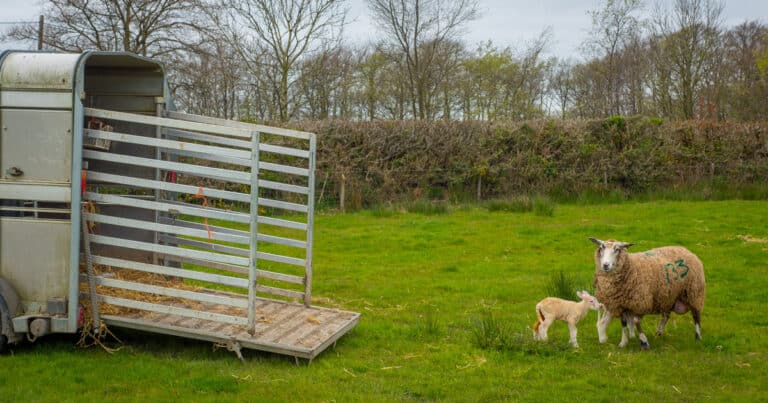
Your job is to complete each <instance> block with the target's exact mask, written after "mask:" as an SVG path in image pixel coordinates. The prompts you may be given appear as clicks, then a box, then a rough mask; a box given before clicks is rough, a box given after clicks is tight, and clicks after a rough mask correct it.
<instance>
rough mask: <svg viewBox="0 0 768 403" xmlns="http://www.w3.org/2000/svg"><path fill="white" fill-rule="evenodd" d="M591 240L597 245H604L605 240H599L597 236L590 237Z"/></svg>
mask: <svg viewBox="0 0 768 403" xmlns="http://www.w3.org/2000/svg"><path fill="white" fill-rule="evenodd" d="M589 240H590V241H592V243H594V244H595V245H597V246H603V241H601V240H599V239H597V238H591V237H590V238H589Z"/></svg>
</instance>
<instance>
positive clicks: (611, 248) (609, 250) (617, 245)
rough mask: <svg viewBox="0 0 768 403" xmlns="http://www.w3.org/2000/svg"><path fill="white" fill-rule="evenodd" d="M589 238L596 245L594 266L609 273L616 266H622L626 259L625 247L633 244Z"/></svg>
mask: <svg viewBox="0 0 768 403" xmlns="http://www.w3.org/2000/svg"><path fill="white" fill-rule="evenodd" d="M589 240H590V241H592V242H594V243H595V244H596V245H597V250H596V251H595V266H596V267H597V270H598V271H603V272H605V273H610V272H611V271H613V270H614V269H615V268H617V267H623V266H624V261H626V259H627V248H629V247H630V246H632V245H634V244H632V243H626V242H619V241H615V240H608V241H601V240H599V239H595V238H589Z"/></svg>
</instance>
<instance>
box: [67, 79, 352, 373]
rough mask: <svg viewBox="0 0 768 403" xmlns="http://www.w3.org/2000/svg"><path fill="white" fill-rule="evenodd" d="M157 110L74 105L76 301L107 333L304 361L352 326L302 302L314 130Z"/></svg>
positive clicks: (337, 314) (308, 273)
mask: <svg viewBox="0 0 768 403" xmlns="http://www.w3.org/2000/svg"><path fill="white" fill-rule="evenodd" d="M90 100H91V105H96V106H98V105H99V104H100V103H108V101H109V100H108V99H106V100H105V101H104V102H100V99H99V97H98V94H97V95H96V96H93V95H92V96H91V98H90ZM157 102H158V105H157V114H156V115H157V116H148V115H144V114H135V113H127V112H123V111H115V110H108V109H99V108H96V107H91V108H85V110H84V112H85V119H84V120H85V126H86V128H85V129H84V130H83V136H84V142H83V144H84V150H83V160H84V161H83V166H84V167H87V168H86V169H85V170H84V173H83V178H84V179H85V182H86V183H87V186H86V187H85V189H84V198H83V200H84V201H85V202H86V204H85V205H86V211H85V212H84V217H85V220H86V222H87V224H86V227H88V230H87V231H86V232H85V234H86V235H84V237H85V242H87V244H88V246H89V247H88V248H86V251H88V252H89V253H88V254H89V256H88V259H86V260H87V261H88V262H90V264H91V265H92V266H95V267H97V268H98V270H95V271H94V270H89V271H88V272H89V273H91V275H90V276H88V275H83V276H81V281H82V283H83V284H84V286H81V290H82V289H88V292H83V293H82V294H81V297H82V298H84V299H88V298H93V299H95V300H97V301H98V302H99V304H100V305H99V306H100V308H99V311H100V312H99V313H100V315H99V317H100V319H101V320H102V321H104V322H105V323H106V324H107V325H110V326H118V327H126V328H133V329H138V330H143V331H148V332H155V333H163V334H170V335H176V336H181V337H187V338H191V339H199V340H207V341H211V342H214V343H216V344H217V345H219V346H226V347H227V348H229V349H230V350H232V351H236V352H238V355H239V350H240V349H241V348H248V349H255V350H263V351H269V352H274V353H279V354H286V355H291V356H294V357H297V358H306V359H310V360H311V359H313V358H314V357H316V356H317V355H318V354H320V353H321V352H322V351H323V350H324V349H325V348H327V347H328V346H329V345H331V344H333V343H335V342H336V340H338V339H339V338H340V337H341V336H342V335H344V334H345V333H346V332H348V331H349V330H350V329H352V328H353V327H354V326H355V325H356V324H357V322H358V320H359V314H358V313H355V312H349V311H343V310H337V309H329V308H320V307H315V306H313V305H312V304H311V292H312V288H311V284H312V245H313V222H314V187H315V186H314V184H315V180H314V175H315V173H314V165H315V152H316V140H315V136H314V134H311V133H305V132H299V131H293V130H286V129H281V128H273V127H268V126H261V125H253V124H246V123H241V122H233V121H227V120H222V119H214V118H208V117H203V116H197V115H189V114H185V113H179V112H171V111H165V110H164V107H163V104H162V100H161V99H158V100H157ZM90 269H93V267H90ZM86 280H88V281H86ZM89 282H90V283H92V284H94V285H95V287H94V288H89V287H88V286H87V284H89Z"/></svg>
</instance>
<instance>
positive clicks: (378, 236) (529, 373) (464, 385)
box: [0, 201, 768, 402]
mask: <svg viewBox="0 0 768 403" xmlns="http://www.w3.org/2000/svg"><path fill="white" fill-rule="evenodd" d="M549 213H551V214H552V215H551V216H549V215H548V214H549ZM766 219H768V202H766V201H717V202H646V203H631V202H625V203H621V204H607V205H586V206H577V205H558V206H557V207H556V208H555V209H554V211H553V212H549V211H548V212H547V214H535V213H533V212H507V211H503V210H497V209H494V211H489V210H488V209H482V208H465V209H456V208H454V209H451V210H450V211H449V212H447V213H445V212H438V213H433V214H419V213H399V212H391V211H382V210H374V211H371V212H360V213H355V214H348V215H319V216H318V217H317V220H316V226H315V228H316V237H315V239H316V241H315V242H316V243H315V275H314V282H313V290H314V296H315V303H316V304H318V305H322V306H331V307H339V308H344V309H349V310H354V311H357V312H361V313H362V318H361V321H360V324H359V325H358V327H357V328H356V329H354V330H353V331H352V332H351V333H349V334H347V335H346V336H344V337H343V338H342V339H341V340H340V341H339V343H338V345H337V346H336V348H335V349H329V350H327V351H326V352H324V353H323V354H322V355H321V356H320V357H318V358H317V359H316V360H315V361H313V362H312V363H311V365H307V363H306V362H304V363H302V365H300V366H296V365H295V363H294V361H293V359H290V358H287V357H284V356H278V355H272V354H266V353H260V352H253V351H249V352H247V354H246V362H245V363H242V362H240V361H238V360H237V359H236V358H235V356H234V355H233V354H231V353H228V352H226V351H223V350H219V351H215V352H214V351H212V349H211V346H210V344H208V343H202V342H194V341H187V340H182V339H178V338H173V337H163V336H156V335H147V334H142V333H137V332H126V331H117V332H116V333H117V334H118V335H119V336H120V337H121V338H122V339H123V342H124V345H123V347H122V349H121V350H120V351H118V352H117V353H115V354H108V353H106V352H105V351H103V350H101V349H98V348H91V349H87V350H83V349H78V348H76V347H74V338H71V337H49V338H48V339H47V340H41V341H40V342H38V343H36V344H34V345H29V344H25V345H23V346H20V347H17V348H14V349H13V352H12V354H10V355H7V356H3V357H0V371H1V372H2V376H0V401H96V400H105V401H137V400H145V401H171V400H173V401H366V402H369V401H393V400H395V401H397V400H427V401H433V400H445V401H497V400H513V401H517V400H525V401H547V402H554V401H653V402H657V401H704V400H714V401H766V400H768V386H766V385H768V334H766V331H768V319H767V318H766V312H767V311H766V302H768V221H767V220H766ZM589 236H594V237H598V238H601V239H608V238H616V239H620V240H624V241H631V242H635V243H636V246H635V247H633V249H635V250H636V251H640V250H644V249H650V248H653V247H657V246H662V245H667V244H682V245H685V246H687V247H688V248H689V249H691V250H692V251H693V252H694V253H696V254H697V255H698V256H699V257H700V258H701V260H702V261H703V262H704V266H705V271H706V276H707V285H708V287H707V302H706V305H705V309H704V312H703V315H702V335H703V340H702V341H698V342H697V341H695V340H694V329H693V324H692V319H691V316H690V314H688V315H684V316H676V315H673V317H672V319H671V321H670V323H669V325H668V326H667V333H666V334H665V335H664V336H662V337H656V336H654V335H652V333H653V331H652V330H653V329H655V325H656V322H657V320H658V316H648V317H646V320H645V323H644V325H645V329H646V331H647V333H648V334H649V341H650V344H651V350H650V351H641V350H640V346H639V342H638V341H637V340H636V339H633V340H631V343H630V345H629V346H628V347H627V348H625V349H619V348H618V347H617V346H616V345H617V343H618V341H619V331H620V329H619V324H618V321H614V323H613V324H611V326H610V328H609V343H607V344H604V345H601V344H598V342H597V332H596V329H595V319H596V316H595V313H594V312H590V314H589V316H587V317H586V318H585V319H584V320H582V321H581V323H580V324H579V343H580V345H581V348H580V349H578V350H573V349H571V348H570V347H568V345H567V339H568V335H567V328H566V326H565V325H564V324H563V323H556V324H555V325H553V327H552V328H551V330H550V340H549V342H548V343H545V344H534V342H533V341H532V334H531V329H530V328H531V326H532V325H533V323H534V321H535V314H534V306H535V304H536V303H537V302H538V301H539V300H540V299H541V298H543V297H545V296H546V295H545V292H544V290H545V288H546V287H547V283H548V281H549V280H550V279H551V278H552V276H553V274H554V273H557V272H559V271H563V272H565V273H567V274H569V275H571V276H572V277H575V279H576V280H575V281H576V283H577V285H581V286H582V288H586V289H590V286H591V284H592V274H593V270H594V266H593V262H592V253H593V245H592V244H591V243H590V242H589V241H588V240H587V237H589ZM574 298H575V295H574ZM489 328H490V329H491V330H498V332H499V333H500V336H501V338H500V339H493V337H491V336H492V335H489V334H488V333H487V332H486V333H483V330H488V329H489ZM492 339H493V340H492ZM499 340H501V341H499ZM483 341H487V342H488V343H483Z"/></svg>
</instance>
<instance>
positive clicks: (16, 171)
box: [5, 167, 24, 176]
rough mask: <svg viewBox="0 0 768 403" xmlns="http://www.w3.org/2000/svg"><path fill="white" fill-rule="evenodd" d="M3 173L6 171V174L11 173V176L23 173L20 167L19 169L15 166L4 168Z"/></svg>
mask: <svg viewBox="0 0 768 403" xmlns="http://www.w3.org/2000/svg"><path fill="white" fill-rule="evenodd" d="M5 173H7V174H8V175H11V176H21V175H24V171H22V170H21V169H19V168H17V167H10V168H8V169H6V170H5Z"/></svg>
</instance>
